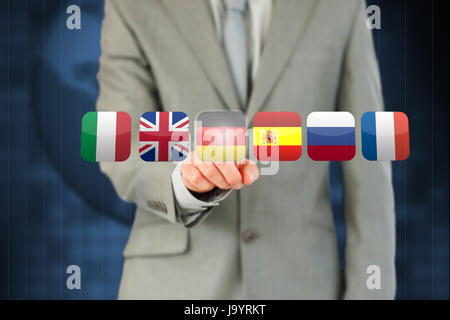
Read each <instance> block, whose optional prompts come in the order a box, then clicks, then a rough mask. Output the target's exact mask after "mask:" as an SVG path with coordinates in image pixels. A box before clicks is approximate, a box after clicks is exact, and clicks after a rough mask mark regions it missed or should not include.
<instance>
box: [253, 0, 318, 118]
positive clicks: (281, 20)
mask: <svg viewBox="0 0 450 320" xmlns="http://www.w3.org/2000/svg"><path fill="white" fill-rule="evenodd" d="M313 7H314V1H313V0H301V1H300V0H278V1H276V3H275V7H274V11H273V13H272V22H271V26H270V28H269V32H268V35H267V40H266V43H265V45H264V50H263V55H262V58H261V62H260V65H259V70H258V74H257V78H256V80H255V83H254V84H253V90H252V94H251V96H250V101H249V104H248V108H247V116H248V120H249V121H252V119H253V116H254V115H255V114H256V112H257V111H258V110H259V109H260V108H261V107H262V105H263V104H264V102H265V100H266V99H267V97H268V95H269V93H270V91H271V90H272V88H273V86H274V85H275V84H276V82H277V81H278V79H279V77H280V75H281V72H282V71H283V69H284V68H285V67H286V65H287V62H288V61H289V58H290V57H291V56H292V53H293V52H294V50H295V48H296V45H297V43H298V39H299V38H300V35H301V34H302V33H303V31H304V30H305V28H306V26H307V25H308V23H309V19H310V16H311V14H312V11H313V10H312V9H313Z"/></svg>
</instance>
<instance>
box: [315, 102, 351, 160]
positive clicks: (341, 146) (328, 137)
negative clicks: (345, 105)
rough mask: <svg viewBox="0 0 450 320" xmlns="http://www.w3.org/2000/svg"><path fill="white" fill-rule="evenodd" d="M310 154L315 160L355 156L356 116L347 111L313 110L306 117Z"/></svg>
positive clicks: (346, 158) (348, 158)
mask: <svg viewBox="0 0 450 320" xmlns="http://www.w3.org/2000/svg"><path fill="white" fill-rule="evenodd" d="M306 126H307V139H308V155H309V157H310V158H311V159H312V160H315V161H349V160H351V159H353V157H354V156H355V152H356V149H355V118H354V117H353V115H352V114H351V113H349V112H345V111H335V112H333V111H321V112H312V113H310V114H309V115H308V118H307V119H306Z"/></svg>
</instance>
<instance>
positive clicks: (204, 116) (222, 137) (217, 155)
mask: <svg viewBox="0 0 450 320" xmlns="http://www.w3.org/2000/svg"><path fill="white" fill-rule="evenodd" d="M195 130H196V132H195V138H196V141H195V142H196V153H197V156H198V157H199V158H200V159H201V160H203V161H213V162H230V161H240V160H243V159H244V158H245V153H246V149H245V131H246V123H245V116H244V114H243V113H242V112H239V111H204V112H201V113H199V114H198V115H197V118H196V120H195Z"/></svg>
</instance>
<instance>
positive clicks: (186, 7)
mask: <svg viewBox="0 0 450 320" xmlns="http://www.w3.org/2000/svg"><path fill="white" fill-rule="evenodd" d="M161 3H163V6H164V7H165V9H166V10H167V12H168V14H169V16H170V17H171V18H172V19H173V21H174V23H175V25H176V26H177V28H178V31H179V32H180V33H181V34H182V35H183V37H184V38H185V39H186V41H187V43H188V45H189V47H190V48H191V50H192V51H193V52H194V54H195V55H196V57H197V59H198V61H199V63H200V65H201V66H202V68H203V70H204V72H205V73H206V75H207V76H208V78H209V79H210V81H211V83H212V84H213V85H214V87H215V88H216V90H217V92H218V94H219V96H220V97H221V98H222V100H223V102H224V104H225V105H226V106H227V107H228V108H230V109H234V110H239V106H240V103H239V100H238V97H237V94H236V91H235V89H234V85H233V80H232V78H231V74H230V71H229V69H228V64H227V61H226V58H225V55H224V52H223V49H222V46H221V45H220V42H219V39H218V37H217V33H216V28H215V25H214V20H213V16H212V13H211V10H210V7H209V2H208V0H189V1H180V0H164V1H161Z"/></svg>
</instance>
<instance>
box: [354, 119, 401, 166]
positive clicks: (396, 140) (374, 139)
mask: <svg viewBox="0 0 450 320" xmlns="http://www.w3.org/2000/svg"><path fill="white" fill-rule="evenodd" d="M361 142H362V153H363V156H364V158H366V159H367V160H371V161H376V160H388V161H389V160H392V161H402V160H406V159H407V158H408V157H409V123H408V117H407V116H406V114H404V113H403V112H366V113H364V114H363V116H362V117H361Z"/></svg>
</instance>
